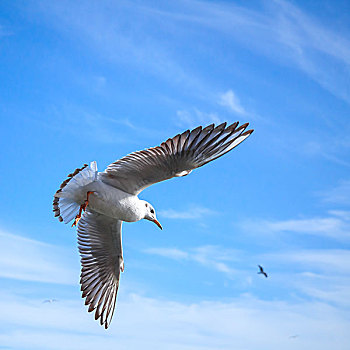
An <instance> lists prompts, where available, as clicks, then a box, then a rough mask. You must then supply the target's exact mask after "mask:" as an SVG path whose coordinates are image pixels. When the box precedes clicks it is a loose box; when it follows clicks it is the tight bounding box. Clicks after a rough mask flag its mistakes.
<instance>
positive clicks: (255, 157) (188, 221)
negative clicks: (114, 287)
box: [0, 0, 350, 350]
mask: <svg viewBox="0 0 350 350" xmlns="http://www.w3.org/2000/svg"><path fill="white" fill-rule="evenodd" d="M0 48H1V49H0V50H1V54H0V81H1V83H0V117H1V136H2V137H1V139H0V142H1V149H2V157H1V159H2V161H1V165H0V166H1V169H0V172H1V177H0V181H1V183H0V198H1V201H0V242H1V244H0V249H1V252H0V253H1V254H0V283H1V288H0V296H1V297H0V309H1V310H2V311H1V313H0V348H1V349H80V348H84V349H96V347H101V348H102V347H111V346H113V347H115V348H118V349H139V348H140V347H141V346H142V348H143V349H146V350H147V349H180V350H182V349H183V350H197V349H198V350H204V349H223V350H226V349H245V350H250V349H252V350H253V349H254V350H256V349H262V350H264V349H269V350H271V349H296V348H297V349H316V348H317V349H321V350H322V349H330V348H332V349H347V348H348V344H349V342H350V335H349V332H348V330H349V326H350V317H349V315H350V313H349V311H350V303H349V293H350V250H349V249H350V244H349V242H350V199H349V198H350V177H349V170H350V136H349V135H350V121H349V115H350V84H349V81H350V4H349V2H348V1H336V2H335V1H330V0H323V1H307V2H305V1H293V2H287V1H279V0H275V1H267V0H266V1H250V2H249V3H248V2H245V1H184V0H179V1H176V2H170V1H168V2H162V3H160V2H157V1H132V2H131V1H130V2H128V1H122V0H120V1H98V2H97V1H95V2H94V1H74V2H70V1H65V0H63V1H49V2H48V1H2V2H1V4H0ZM236 120H239V121H241V122H242V123H243V122H247V121H248V122H250V124H251V126H252V127H253V128H254V129H255V132H254V133H253V134H252V135H251V136H250V137H249V138H248V139H247V140H246V141H245V142H244V143H243V144H241V145H240V146H238V147H237V148H236V149H235V150H233V151H232V152H230V153H229V154H227V155H225V156H224V157H222V158H220V159H218V160H216V161H215V162H213V163H210V164H208V165H206V166H204V167H203V168H201V169H199V170H197V171H194V172H193V173H192V174H191V175H190V176H187V177H185V178H182V179H174V180H171V181H166V182H164V183H160V184H157V185H155V186H152V187H150V188H148V189H146V190H145V191H144V192H142V194H141V196H140V197H141V198H143V199H146V200H148V201H149V202H150V203H152V204H153V205H154V207H155V208H156V211H157V213H158V218H159V221H160V222H161V223H162V225H163V228H164V229H163V231H160V230H159V229H158V228H157V227H156V226H155V225H153V224H151V223H149V222H143V221H142V222H138V223H133V224H124V226H123V244H124V259H125V272H124V274H122V276H121V286H120V290H119V295H118V301H117V309H116V313H115V315H114V320H113V322H112V324H111V327H110V328H109V329H108V331H105V330H104V329H103V328H102V327H100V326H99V324H98V323H97V322H95V321H94V320H93V317H92V315H90V314H88V313H87V310H86V307H85V306H84V305H83V300H82V299H81V297H80V291H79V274H80V266H79V256H78V252H77V248H76V234H75V230H74V229H72V228H70V227H69V225H63V224H61V223H59V222H58V220H55V219H54V218H53V215H52V196H53V194H54V192H55V191H56V190H57V188H58V186H59V184H60V183H61V182H62V181H63V180H64V179H65V177H66V175H67V174H68V173H70V172H71V171H72V170H74V169H75V168H77V167H80V166H81V165H82V164H84V163H86V162H90V161H92V160H96V161H97V164H98V167H99V170H101V171H102V170H103V169H104V168H105V167H106V166H107V165H108V164H109V163H111V162H112V161H114V160H116V159H118V158H120V157H122V156H124V155H126V154H127V153H130V152H132V151H135V150H138V149H143V148H147V147H150V146H155V145H158V144H160V143H161V142H162V141H164V140H166V139H167V138H168V137H172V136H174V135H176V134H177V133H179V132H182V131H184V130H186V129H188V128H194V127H196V126H198V125H207V124H210V123H212V122H214V123H219V122H222V121H228V122H234V121H236ZM257 264H261V265H263V266H264V267H265V269H266V271H267V272H268V273H269V278H268V279H265V278H263V277H262V276H261V275H257V273H256V272H257ZM49 299H55V301H54V302H51V303H49V302H44V301H45V300H49Z"/></svg>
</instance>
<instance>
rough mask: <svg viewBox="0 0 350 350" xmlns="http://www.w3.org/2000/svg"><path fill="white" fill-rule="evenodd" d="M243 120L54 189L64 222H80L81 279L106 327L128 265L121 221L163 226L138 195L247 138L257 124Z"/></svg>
mask: <svg viewBox="0 0 350 350" xmlns="http://www.w3.org/2000/svg"><path fill="white" fill-rule="evenodd" d="M247 126H248V123H246V124H243V125H241V126H238V122H236V123H234V124H232V125H230V126H227V127H226V123H223V124H220V125H218V126H216V127H215V125H214V124H211V125H209V126H207V127H205V128H202V126H199V127H197V128H195V129H193V130H192V131H190V130H187V131H185V132H183V133H182V134H178V135H176V136H175V137H173V138H170V139H168V140H167V141H166V142H163V143H162V144H161V145H160V146H157V147H152V148H148V149H146V150H143V151H137V152H134V153H131V154H129V155H127V156H125V157H123V158H121V159H119V160H117V161H115V162H114V163H112V164H110V165H109V166H108V167H107V169H106V170H105V171H104V172H98V171H97V165H96V162H91V164H90V166H88V165H87V164H85V165H84V166H83V167H82V168H79V169H76V170H75V171H74V172H73V173H71V174H69V175H68V178H67V179H66V180H65V181H64V182H63V183H62V184H61V186H60V189H59V190H58V191H57V192H56V193H55V195H54V200H53V211H54V214H55V216H56V217H58V219H59V220H60V221H63V222H64V223H66V224H67V223H69V222H70V221H72V220H73V219H74V222H73V225H72V226H76V225H77V224H78V229H77V231H78V246H79V252H80V256H81V266H82V267H81V275H80V284H81V291H82V297H83V298H85V305H89V308H88V311H89V312H91V311H93V310H95V319H96V320H97V319H100V323H101V325H104V327H105V328H106V329H107V328H108V326H109V324H110V322H111V320H112V316H113V312H114V308H115V302H116V297H117V291H118V287H119V279H120V271H122V272H123V271H124V261H123V251H122V238H121V228H122V222H123V221H127V222H135V221H139V220H141V219H146V220H149V221H153V222H154V223H155V224H156V225H157V226H158V227H159V228H160V229H162V226H161V224H160V223H159V222H158V220H157V217H156V213H155V210H154V208H153V206H152V205H151V204H150V203H148V202H146V201H144V200H141V199H139V198H138V194H139V193H140V192H141V191H142V190H144V189H145V188H146V187H148V186H150V185H152V184H154V183H157V182H160V181H164V180H167V179H171V178H172V177H181V176H185V175H188V174H189V173H190V172H191V171H192V170H194V169H196V168H199V167H201V166H203V165H204V164H207V163H209V162H211V161H212V160H214V159H216V158H219V157H221V156H222V155H224V154H225V153H227V152H229V151H230V150H232V149H233V148H234V147H236V146H237V145H238V144H240V143H241V142H242V141H244V140H245V139H246V138H247V137H248V136H249V135H250V134H251V133H252V132H253V130H247V131H246V128H247Z"/></svg>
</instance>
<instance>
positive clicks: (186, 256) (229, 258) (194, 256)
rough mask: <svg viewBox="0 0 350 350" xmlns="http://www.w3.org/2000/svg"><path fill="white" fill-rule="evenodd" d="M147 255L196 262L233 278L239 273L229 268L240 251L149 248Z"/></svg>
mask: <svg viewBox="0 0 350 350" xmlns="http://www.w3.org/2000/svg"><path fill="white" fill-rule="evenodd" d="M144 252H145V253H147V254H152V255H158V256H161V257H165V258H168V259H174V260H187V261H194V262H196V263H198V264H200V265H202V266H204V267H206V268H209V269H210V270H215V271H219V272H222V273H225V274H226V275H227V276H229V277H232V276H233V275H235V274H236V273H237V272H238V271H237V270H236V269H234V268H232V267H230V266H229V264H228V263H229V262H231V263H232V262H233V261H237V259H238V258H237V255H238V254H239V252H238V251H235V250H231V249H225V248H222V247H218V246H212V245H206V246H199V247H195V248H191V249H188V250H187V251H185V250H179V249H177V248H164V247H157V248H149V249H146V250H145V251H144Z"/></svg>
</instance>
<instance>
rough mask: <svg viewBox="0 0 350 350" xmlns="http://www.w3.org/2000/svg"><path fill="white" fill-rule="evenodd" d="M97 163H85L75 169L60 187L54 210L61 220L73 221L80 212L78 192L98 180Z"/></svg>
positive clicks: (65, 221)
mask: <svg viewBox="0 0 350 350" xmlns="http://www.w3.org/2000/svg"><path fill="white" fill-rule="evenodd" d="M96 176H97V165H96V162H91V163H90V166H89V165H88V164H84V165H83V166H82V167H81V168H77V169H75V170H74V171H73V172H72V173H71V174H69V175H68V176H67V179H66V180H64V181H63V182H62V183H61V186H60V188H59V189H58V190H57V191H56V193H55V194H54V197H53V203H52V204H53V212H54V215H55V217H58V220H59V221H60V222H62V221H63V222H64V223H65V224H67V223H69V222H70V221H72V220H73V219H74V218H75V217H76V215H77V214H78V212H79V209H80V205H81V203H77V202H76V200H75V197H76V195H75V194H76V193H77V192H79V190H80V189H81V188H82V187H84V186H86V185H88V184H90V183H91V182H93V181H95V180H96Z"/></svg>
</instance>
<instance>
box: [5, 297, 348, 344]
mask: <svg viewBox="0 0 350 350" xmlns="http://www.w3.org/2000/svg"><path fill="white" fill-rule="evenodd" d="M117 307H118V309H117V311H116V314H115V319H114V320H113V322H112V324H111V327H110V328H109V329H108V333H106V332H105V330H104V329H102V327H100V326H99V325H98V324H97V323H96V322H95V321H94V320H93V319H91V317H90V316H91V315H87V313H86V311H85V310H84V311H83V308H82V307H81V306H80V305H79V304H78V303H76V302H72V301H70V300H62V301H61V302H60V303H59V305H58V304H56V305H40V307H39V305H38V304H36V303H35V301H33V300H31V299H30V298H28V297H26V296H19V297H13V296H9V295H6V294H4V293H2V294H1V298H0V308H1V310H2V312H1V314H0V321H1V323H2V324H6V325H7V326H6V332H2V333H1V334H0V343H1V344H2V346H7V347H10V348H18V349H23V348H24V347H25V348H35V349H38V350H41V349H45V350H46V349H49V350H56V349H57V350H58V349H62V347H64V348H65V349H67V350H73V349H79V348H84V349H94V348H101V347H103V348H110V347H113V346H115V345H116V344H117V345H118V348H120V349H139V348H142V349H145V350H148V349H154V348H166V349H169V350H175V349H176V350H208V349H213V348H220V349H222V350H228V349H232V344H234V346H235V348H237V349H246V350H253V349H254V350H256V349H258V348H259V349H260V348H264V349H265V348H266V349H271V350H277V349H281V348H283V349H286V350H291V349H295V345H296V343H295V342H294V341H293V342H291V341H290V340H289V336H290V335H293V334H299V337H298V339H297V341H298V349H316V348H317V349H320V350H326V349H327V350H328V349H331V348H337V349H344V350H345V349H346V348H347V345H348V343H349V333H348V332H347V331H346V330H347V329H348V328H349V327H350V324H349V320H348V317H347V313H346V312H345V311H344V312H339V311H337V310H336V309H335V308H334V307H331V306H329V305H327V304H325V303H320V302H301V301H299V302H296V303H286V302H281V301H278V300H276V301H262V300H259V299H256V298H253V297H251V296H249V295H247V296H240V297H239V298H234V299H231V301H229V302H219V301H204V302H193V303H191V304H186V303H180V302H174V301H171V300H158V299H154V298H146V297H142V296H139V295H137V294H130V295H125V296H124V297H123V299H121V300H119V303H118V305H117ZM67 315H69V317H68V316H67ZM213 319H214V320H215V322H213ZM252 330H254V331H253V334H254V336H252ZM135 332H137V337H135Z"/></svg>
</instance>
